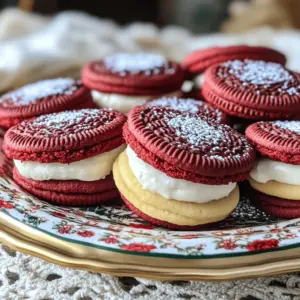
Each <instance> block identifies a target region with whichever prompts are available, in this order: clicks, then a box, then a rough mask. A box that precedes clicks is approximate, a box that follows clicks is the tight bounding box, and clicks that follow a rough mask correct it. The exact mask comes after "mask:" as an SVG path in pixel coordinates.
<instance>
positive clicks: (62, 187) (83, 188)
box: [13, 167, 116, 194]
mask: <svg viewBox="0 0 300 300" xmlns="http://www.w3.org/2000/svg"><path fill="white" fill-rule="evenodd" d="M13 178H14V179H15V180H16V181H18V182H22V183H23V184H27V185H28V186H31V187H32V188H35V189H39V190H43V191H49V192H59V193H71V194H72V193H73V194H94V193H102V192H104V191H109V190H112V189H114V188H116V186H115V183H114V180H113V177H112V175H109V176H107V177H105V178H104V179H100V180H96V181H80V180H46V181H38V180H33V179H29V178H25V177H23V176H22V175H21V174H20V173H19V171H18V170H17V168H16V167H15V168H14V170H13Z"/></svg>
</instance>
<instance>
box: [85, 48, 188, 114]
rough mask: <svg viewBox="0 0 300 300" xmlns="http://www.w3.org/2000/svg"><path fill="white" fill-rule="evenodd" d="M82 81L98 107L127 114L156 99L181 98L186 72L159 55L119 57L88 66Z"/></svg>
mask: <svg viewBox="0 0 300 300" xmlns="http://www.w3.org/2000/svg"><path fill="white" fill-rule="evenodd" d="M81 78H82V81H83V83H84V84H85V85H86V86H87V87H88V88H90V89H91V91H92V95H93V99H94V101H95V103H96V104H97V105H98V106H99V107H105V108H112V109H115V110H118V111H120V112H122V113H128V112H129V110H130V109H131V108H133V107H135V106H138V105H142V104H144V103H145V102H146V100H149V99H151V98H153V97H157V96H166V95H168V96H175V95H179V94H180V89H181V86H182V84H183V81H184V71H183V68H182V67H181V66H180V64H178V63H176V62H173V61H168V60H167V59H166V58H165V57H163V56H161V55H159V54H153V53H136V54H130V53H120V54H115V55H112V56H108V57H106V58H105V59H104V60H100V61H94V62H91V63H89V64H88V65H87V66H85V67H84V68H83V70H82V76H81Z"/></svg>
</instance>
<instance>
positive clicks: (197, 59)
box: [183, 45, 286, 78]
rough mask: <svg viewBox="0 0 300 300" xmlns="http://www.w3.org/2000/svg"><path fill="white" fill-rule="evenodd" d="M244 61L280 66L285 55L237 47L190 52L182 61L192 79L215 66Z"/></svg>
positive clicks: (261, 49)
mask: <svg viewBox="0 0 300 300" xmlns="http://www.w3.org/2000/svg"><path fill="white" fill-rule="evenodd" d="M244 59H253V60H264V61H267V62H276V63H279V64H282V65H285V63H286V57H285V55H284V54H282V53H280V52H278V51H276V50H274V49H270V48H266V47H257V46H246V45H239V46H227V47H212V48H207V49H203V50H198V51H195V52H192V53H191V54H189V55H188V56H187V57H186V58H185V59H184V61H183V65H184V67H185V68H186V71H187V72H188V74H189V76H190V77H192V78H193V77H195V76H197V75H198V74H201V73H203V72H204V71H205V70H206V69H207V68H209V67H211V66H213V65H215V64H220V63H223V62H226V61H229V60H244Z"/></svg>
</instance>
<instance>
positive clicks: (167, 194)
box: [126, 146, 236, 203]
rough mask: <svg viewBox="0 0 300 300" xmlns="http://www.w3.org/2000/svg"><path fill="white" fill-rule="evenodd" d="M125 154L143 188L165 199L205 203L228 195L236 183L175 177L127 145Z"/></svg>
mask: <svg viewBox="0 0 300 300" xmlns="http://www.w3.org/2000/svg"><path fill="white" fill-rule="evenodd" d="M126 154H127V157H128V163H129V166H130V169H131V170H132V172H133V174H134V176H135V177H136V178H137V180H138V182H139V183H140V184H141V186H142V187H143V189H145V190H149V191H151V192H153V193H156V194H159V195H161V196H163V197H164V198H167V199H174V200H178V201H186V202H196V203H205V202H209V201H212V200H217V199H221V198H223V197H226V196H228V195H229V194H230V193H231V192H232V191H233V190H234V188H235V187H236V183H229V184H226V185H208V184H201V183H194V182H191V181H187V180H183V179H175V178H172V177H169V176H168V175H166V174H165V173H163V172H161V171H159V170H157V169H155V168H154V167H152V166H151V165H149V164H147V163H146V162H144V161H143V160H141V159H140V158H138V156H137V155H136V153H135V152H134V151H133V150H132V149H131V148H130V147H129V146H127V148H126Z"/></svg>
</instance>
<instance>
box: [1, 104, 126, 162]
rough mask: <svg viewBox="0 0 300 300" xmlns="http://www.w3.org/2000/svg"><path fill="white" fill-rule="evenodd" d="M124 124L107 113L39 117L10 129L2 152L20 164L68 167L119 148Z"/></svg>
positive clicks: (118, 115)
mask: <svg viewBox="0 0 300 300" xmlns="http://www.w3.org/2000/svg"><path fill="white" fill-rule="evenodd" d="M125 121H126V116H124V115H123V114H121V113H118V112H116V111H113V110H109V109H83V110H79V111H66V112H61V113H57V114H50V115H43V116H40V117H38V118H36V119H34V120H32V121H25V122H22V123H21V124H19V125H18V126H15V127H13V128H11V129H10V130H9V131H8V132H7V133H6V135H5V140H4V146H3V149H4V150H5V153H6V155H7V156H8V157H9V158H13V159H17V160H21V161H36V162H41V163H48V162H60V163H71V162H74V161H79V160H82V159H85V158H88V157H91V156H94V155H97V154H101V153H103V152H107V151H110V150H112V149H114V148H117V147H119V146H120V145H122V144H123V142H124V141H123V138H122V136H121V132H122V127H123V125H124V123H125ZM29 132H30V134H28V133H29Z"/></svg>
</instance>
